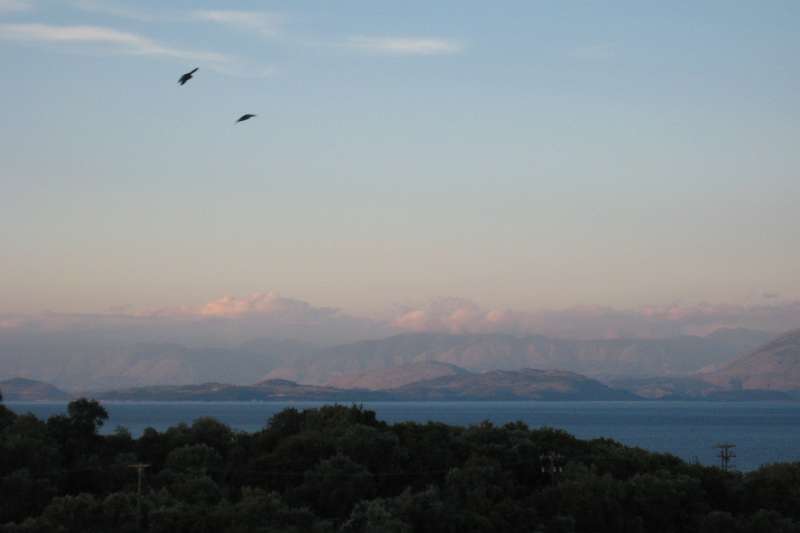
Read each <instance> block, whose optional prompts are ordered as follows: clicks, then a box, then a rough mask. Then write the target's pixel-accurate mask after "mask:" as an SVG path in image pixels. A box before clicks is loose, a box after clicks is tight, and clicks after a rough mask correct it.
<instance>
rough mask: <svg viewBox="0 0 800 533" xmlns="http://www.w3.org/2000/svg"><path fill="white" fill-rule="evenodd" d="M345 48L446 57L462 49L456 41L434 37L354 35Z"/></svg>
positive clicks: (382, 52) (377, 52) (380, 52)
mask: <svg viewBox="0 0 800 533" xmlns="http://www.w3.org/2000/svg"><path fill="white" fill-rule="evenodd" d="M345 44H346V46H348V47H351V48H356V49H359V50H363V51H366V52H369V53H374V54H387V55H417V56H420V55H421V56H430V55H448V54H458V53H460V52H462V51H463V49H464V47H463V45H462V44H461V43H459V42H457V41H452V40H449V39H441V38H435V37H368V36H363V35H356V36H353V37H350V38H348V39H347V41H346V43H345Z"/></svg>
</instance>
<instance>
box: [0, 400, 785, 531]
mask: <svg viewBox="0 0 800 533" xmlns="http://www.w3.org/2000/svg"><path fill="white" fill-rule="evenodd" d="M107 418H108V414H107V412H106V410H105V409H104V408H103V406H102V405H100V404H99V403H98V402H96V401H93V400H87V399H80V400H76V401H74V402H71V403H70V404H69V406H68V408H67V413H66V414H65V415H57V416H53V417H50V418H49V419H48V420H39V419H37V418H36V417H34V416H33V415H30V414H26V415H16V414H14V413H13V412H11V411H10V410H8V409H6V408H5V407H4V406H2V405H0V533H4V532H7V533H21V532H64V533H70V532H76V533H77V532H98V533H100V532H111V531H114V532H115V533H125V532H134V531H148V532H192V533H196V532H209V533H211V532H214V533H217V532H223V533H225V532H228V533H245V532H265V533H266V532H279V531H280V532H346V533H357V532H369V533H383V532H385V533H406V532H416V531H419V532H423V533H424V532H434V531H435V532H442V531H444V532H458V533H467V532H481V531H511V532H513V531H525V532H540V533H551V532H552V533H555V532H564V533H571V532H586V533H588V532H593V533H595V532H630V533H636V532H648V533H673V532H674V533H678V532H694V531H704V532H712V533H713V532H717V531H718V532H723V531H724V532H733V533H760V532H769V533H792V532H798V533H800V489H798V487H800V463H787V464H773V465H767V466H764V467H762V468H760V469H759V470H756V471H754V472H750V473H746V474H743V473H739V472H724V471H722V470H720V469H719V468H716V467H707V466H701V465H697V464H689V463H686V462H684V461H682V460H680V459H678V458H677V457H674V456H672V455H668V454H658V453H650V452H647V451H645V450H642V449H638V448H632V447H627V446H623V445H622V444H620V443H617V442H615V441H612V440H609V439H595V440H579V439H576V438H575V437H573V436H572V435H570V434H568V433H566V432H564V431H560V430H555V429H551V428H530V427H528V426H526V425H525V424H524V423H521V422H516V423H510V424H506V425H503V426H497V425H494V424H492V423H490V422H484V423H481V424H478V425H474V426H470V427H456V426H448V425H445V424H441V423H426V424H419V423H413V422H403V423H398V424H392V425H390V424H387V423H385V422H382V421H380V420H378V418H377V417H376V416H375V413H374V412H372V411H368V410H365V409H363V408H361V407H359V406H344V405H330V406H325V407H321V408H318V409H307V410H302V411H301V410H297V409H286V410H284V411H281V412H279V413H277V414H276V415H274V416H273V417H272V418H270V419H269V420H268V421H266V423H265V426H264V428H263V429H262V430H260V431H258V432H255V433H243V432H239V431H234V430H232V429H231V428H229V427H228V426H227V425H225V424H223V423H221V422H219V421H217V420H214V419H212V418H201V419H198V420H195V421H194V422H193V423H192V424H179V425H177V426H173V427H170V428H169V429H167V430H165V431H157V430H155V429H153V428H148V429H146V430H145V431H144V432H143V433H142V435H141V436H139V437H138V438H134V437H132V436H131V434H130V432H128V431H127V430H126V429H124V428H117V429H116V430H115V431H113V432H111V433H110V434H106V435H101V434H100V433H99V431H98V430H99V429H100V427H101V426H102V425H103V423H104V422H105V421H106V420H107ZM551 452H552V453H551ZM131 465H147V466H146V467H144V466H141V467H137V468H131ZM139 469H141V470H142V476H143V477H142V492H141V497H140V496H139V493H138V487H139V485H138V475H139Z"/></svg>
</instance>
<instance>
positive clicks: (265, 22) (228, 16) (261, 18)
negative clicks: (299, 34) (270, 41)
mask: <svg viewBox="0 0 800 533" xmlns="http://www.w3.org/2000/svg"><path fill="white" fill-rule="evenodd" d="M192 18H194V19H195V20H202V21H206V22H213V23H216V24H222V25H224V26H229V27H231V28H234V29H238V30H244V31H251V32H256V33H258V34H260V35H264V36H267V37H274V36H275V35H277V34H278V33H279V31H280V27H281V24H282V23H283V17H282V16H281V15H277V14H274V13H265V12H261V11H230V10H223V11H216V10H198V11H193V12H192Z"/></svg>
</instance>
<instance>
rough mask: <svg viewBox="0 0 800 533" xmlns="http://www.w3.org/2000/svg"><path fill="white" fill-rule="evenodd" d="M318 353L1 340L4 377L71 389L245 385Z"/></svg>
mask: <svg viewBox="0 0 800 533" xmlns="http://www.w3.org/2000/svg"><path fill="white" fill-rule="evenodd" d="M316 350H317V348H315V347H314V346H313V345H310V344H307V343H301V342H297V341H280V340H270V339H262V340H258V341H253V342H251V343H248V344H245V345H243V346H241V347H239V348H207V349H191V348H187V347H185V346H181V345H179V344H170V343H135V344H119V343H117V342H113V341H106V340H105V339H102V338H100V339H98V338H91V337H87V336H79V335H64V334H58V335H44V334H42V335H38V336H37V337H35V338H30V337H25V338H19V337H17V338H8V337H6V338H2V339H0V378H3V377H12V376H22V377H27V378H31V379H38V380H42V381H47V382H49V383H53V384H55V385H57V386H59V387H63V388H66V389H71V390H98V389H111V388H120V387H132V386H139V385H166V384H177V385H182V384H197V383H205V382H210V381H223V382H228V383H239V384H245V383H252V382H253V381H254V378H255V379H257V378H258V377H260V376H263V375H264V374H266V373H268V372H269V371H270V370H272V369H273V368H275V367H277V366H283V365H288V364H295V363H296V362H297V361H299V360H302V359H303V358H304V357H307V356H308V355H309V354H311V353H314V352H315V351H316Z"/></svg>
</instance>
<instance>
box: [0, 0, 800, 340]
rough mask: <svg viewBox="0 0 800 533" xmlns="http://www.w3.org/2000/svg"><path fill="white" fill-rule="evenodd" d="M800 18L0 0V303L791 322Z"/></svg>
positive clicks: (618, 8) (798, 265)
mask: <svg viewBox="0 0 800 533" xmlns="http://www.w3.org/2000/svg"><path fill="white" fill-rule="evenodd" d="M798 26H800V3H797V2H793V1H770V2H758V3H757V2H737V3H733V2H723V1H705V2H696V1H676V2H669V3H666V2H665V3H655V2H634V1H620V2H614V3H608V2H599V1H598V2H592V1H586V2H570V3H566V2H555V1H553V2H531V1H528V0H526V1H508V2H503V3H502V4H491V3H486V2H477V1H471V0H458V1H455V0H446V1H444V0H443V1H437V2H430V1H425V2H422V1H416V0H408V1H404V2H374V1H366V0H364V1H342V2H319V1H318V2H310V1H293V2H270V1H233V0H232V1H224V2H223V1H207V2H197V1H193V2H188V1H173V2H164V1H145V0H142V1H136V2H132V1H131V2H123V1H119V0H114V1H105V0H102V1H101V0H63V1H59V0H0V66H2V78H1V79H0V106H2V113H0V116H1V117H2V120H0V314H3V315H5V316H7V317H16V316H20V315H31V314H36V313H41V312H43V311H51V312H58V313H67V314H69V313H73V314H82V313H111V312H113V313H128V314H136V313H142V312H163V310H165V309H171V310H183V311H181V312H185V310H187V309H188V310H193V312H195V313H197V314H199V315H203V314H204V313H206V314H208V313H209V312H213V311H209V307H208V306H209V305H212V304H214V303H215V302H216V303H219V302H220V301H222V302H228V303H229V304H231V305H234V307H235V305H238V304H236V302H245V304H244V305H245V308H246V309H249V308H247V305H248V304H247V302H252V301H253V299H256V300H258V299H259V298H262V299H263V298H265V297H266V298H267V299H275V298H286V299H287V301H298V302H310V304H308V305H311V306H312V307H314V308H315V309H317V308H319V309H329V308H333V309H337V310H342V312H344V313H347V314H348V316H349V315H354V316H363V317H384V318H385V317H387V316H391V317H392V318H391V320H401V319H403V317H405V319H406V322H407V323H412V324H415V325H412V328H416V329H420V328H422V327H423V326H420V325H419V324H423V323H427V322H426V320H422V319H420V315H419V314H417V315H413V313H414V312H417V313H423V315H422V316H423V317H425V316H428V317H429V316H431V315H432V314H436V313H435V312H434V311H431V310H435V309H441V308H442V306H444V308H446V309H447V310H448V311H447V312H448V313H450V314H449V315H448V316H451V314H452V312H454V311H453V309H457V310H458V312H461V311H463V310H464V309H472V311H468V313H469V312H473V315H474V313H477V315H474V316H480V317H483V318H487V317H489V319H490V321H491V316H495V315H492V313H494V312H500V313H505V312H512V311H513V312H518V313H537V312H544V311H545V310H562V311H563V310H570V309H583V310H586V309H590V310H591V309H596V308H602V309H612V310H635V312H636V313H638V314H639V315H642V314H645V315H646V314H647V313H651V314H652V313H653V311H652V310H653V309H659V311H658V312H657V313H656V314H658V313H662V314H663V313H667V314H668V313H669V312H670V311H669V310H670V309H672V310H674V309H687V308H688V309H693V310H697V309H706V310H708V309H714V310H719V309H723V310H724V309H727V310H730V309H739V310H741V309H745V308H747V309H756V310H758V309H764V308H765V307H766V308H770V307H776V306H778V307H780V306H783V307H781V309H784V310H786V309H788V310H789V311H787V312H788V313H789V316H795V317H797V318H798V325H800V316H798V315H797V309H798V307H797V305H796V302H797V301H798V300H800V277H799V276H798V275H797V274H798V272H800V246H799V245H800V231H798V227H800V209H798V206H797V201H798V198H800V179H799V178H800V172H799V171H800V150H798V149H797V139H800V105H798V95H800V63H798V62H797V55H798V52H800V33H798V32H797V27H798ZM194 67H199V70H198V72H197V73H196V74H195V77H194V79H192V80H191V81H190V82H189V83H187V84H186V85H185V86H183V87H181V86H178V85H177V83H176V82H177V79H178V77H179V76H180V75H181V74H183V73H184V72H186V71H188V70H190V69H192V68H194ZM243 113H255V114H257V117H256V118H255V119H253V120H251V121H248V122H245V123H241V124H238V125H234V121H235V119H236V118H237V117H238V116H240V115H241V114H243ZM278 294H280V295H283V296H276V295H278ZM264 295H267V296H264ZM225 298H228V299H227V300H225ZM442 302H444V304H442ZM453 302H462V303H464V305H461V304H458V303H457V304H453ZM304 305H305V304H304ZM223 307H224V306H223ZM213 309H217V308H213ZM476 309H479V310H480V311H475V310H476ZM148 310H149V311H148ZM159 310H160V311H159ZM509 310H510V311H509ZM426 312H427V313H428V315H425V313H426ZM683 312H684V311H679V312H678V314H680V313H683ZM715 312H716V311H715ZM755 312H756V313H758V312H759V311H755ZM226 313H228V311H225V309H223V311H222V312H221V314H223V315H225V314H226ZM408 313H412V315H408ZM792 313H793V314H792ZM785 314H786V313H784V315H781V316H783V318H782V320H784V322H786V320H785V318H786V316H785ZM473 315H470V316H473ZM459 316H461V315H459ZM503 316H505V315H503ZM570 316H571V315H570ZM648 316H649V315H648ZM659 316H660V315H659ZM665 316H666V315H665ZM759 316H760V315H759ZM0 318H2V316H0ZM415 320H416V322H415ZM420 320H422V322H420ZM12 322H13V321H12V319H11V318H7V320H6V323H8V324H11V323H12ZM784 322H782V324H783V323H784ZM0 323H2V321H0ZM418 326H419V327H418Z"/></svg>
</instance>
